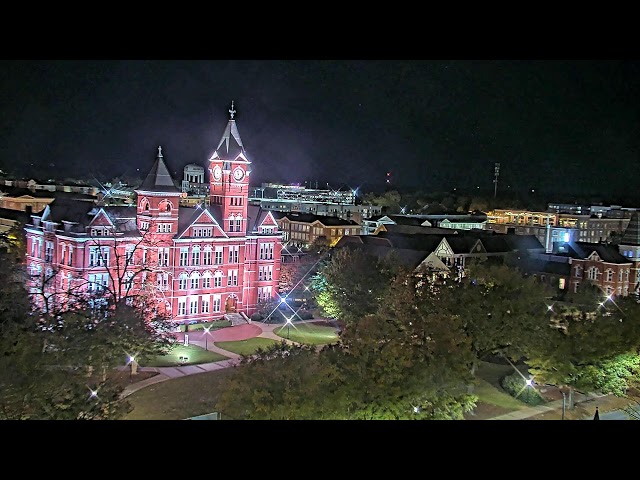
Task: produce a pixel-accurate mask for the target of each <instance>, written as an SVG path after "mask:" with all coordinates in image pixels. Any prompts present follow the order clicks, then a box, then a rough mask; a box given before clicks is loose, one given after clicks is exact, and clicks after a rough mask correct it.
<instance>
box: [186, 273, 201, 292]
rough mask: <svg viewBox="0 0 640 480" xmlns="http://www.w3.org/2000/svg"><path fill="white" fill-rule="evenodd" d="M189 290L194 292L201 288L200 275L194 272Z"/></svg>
mask: <svg viewBox="0 0 640 480" xmlns="http://www.w3.org/2000/svg"><path fill="white" fill-rule="evenodd" d="M189 288H191V289H192V290H195V289H198V288H200V273H198V272H193V273H192V274H191V285H190V287H189Z"/></svg>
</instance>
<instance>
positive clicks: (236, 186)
mask: <svg viewBox="0 0 640 480" xmlns="http://www.w3.org/2000/svg"><path fill="white" fill-rule="evenodd" d="M229 114H230V118H229V122H228V123H227V126H226V128H225V130H224V133H223V134H222V138H221V139H220V142H219V143H218V146H217V147H216V149H215V151H214V152H213V155H211V158H209V183H210V189H209V192H210V197H211V198H210V200H211V206H213V207H214V208H219V209H220V213H221V217H222V219H223V225H221V227H222V229H223V230H224V231H225V233H226V234H227V235H228V236H230V237H243V236H245V235H246V232H247V204H248V201H249V175H250V173H251V172H250V170H249V165H251V162H250V161H249V160H248V159H247V154H246V152H245V150H244V146H243V145H242V140H241V139H240V134H239V133H238V127H237V125H236V121H235V119H234V118H233V117H234V116H235V114H236V111H235V109H234V108H233V102H231V109H230V110H229Z"/></svg>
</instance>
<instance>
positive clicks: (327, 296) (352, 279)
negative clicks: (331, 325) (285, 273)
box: [312, 248, 397, 324]
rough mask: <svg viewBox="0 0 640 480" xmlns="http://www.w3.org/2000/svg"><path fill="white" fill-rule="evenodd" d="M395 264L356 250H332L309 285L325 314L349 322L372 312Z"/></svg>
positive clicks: (393, 270) (383, 293) (380, 300)
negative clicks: (329, 256) (327, 259)
mask: <svg viewBox="0 0 640 480" xmlns="http://www.w3.org/2000/svg"><path fill="white" fill-rule="evenodd" d="M396 269H397V266H396V265H395V264H394V262H393V261H392V260H387V259H385V258H380V257H377V256H374V255H371V254H368V253H365V252H363V251H362V250H359V249H350V248H339V249H334V250H333V254H332V256H331V258H330V260H329V261H327V262H326V263H325V264H323V265H322V266H321V267H320V269H319V271H318V274H317V275H316V276H315V277H314V278H313V282H312V288H313V290H314V293H315V296H316V301H317V302H318V305H319V307H320V308H321V309H322V312H323V314H324V315H326V316H328V317H330V318H336V319H339V320H342V321H344V322H345V324H350V323H353V322H356V321H357V320H358V319H359V318H360V317H362V316H365V315H368V314H371V313H374V312H375V311H376V310H377V308H378V306H379V305H380V303H381V302H382V301H383V300H384V298H385V290H386V288H387V287H388V285H389V283H390V281H391V278H392V277H393V275H394V273H395V271H396Z"/></svg>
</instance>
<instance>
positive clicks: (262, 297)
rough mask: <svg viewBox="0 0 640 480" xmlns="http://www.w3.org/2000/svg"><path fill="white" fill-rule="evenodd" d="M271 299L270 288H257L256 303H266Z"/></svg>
mask: <svg viewBox="0 0 640 480" xmlns="http://www.w3.org/2000/svg"><path fill="white" fill-rule="evenodd" d="M270 298H271V287H258V301H260V302H266V301H267V300H269V299H270Z"/></svg>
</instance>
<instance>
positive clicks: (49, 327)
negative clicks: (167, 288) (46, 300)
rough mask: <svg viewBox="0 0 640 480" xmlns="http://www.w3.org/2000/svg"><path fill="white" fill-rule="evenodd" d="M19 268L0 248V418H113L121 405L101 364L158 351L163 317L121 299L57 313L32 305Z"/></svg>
mask: <svg viewBox="0 0 640 480" xmlns="http://www.w3.org/2000/svg"><path fill="white" fill-rule="evenodd" d="M25 273H26V272H25V271H24V267H23V266H22V265H21V264H19V263H17V262H16V261H15V257H14V256H13V255H11V254H8V253H6V252H4V253H0V275H1V276H2V278H3V279H4V281H3V282H2V283H1V284H0V418H2V419H92V418H95V419H111V418H119V417H120V416H122V415H123V414H124V413H126V411H128V408H129V406H128V404H127V402H126V401H124V400H120V398H119V394H120V392H121V390H122V388H121V387H120V386H119V385H117V384H116V383H115V382H114V380H113V379H111V378H107V375H106V372H107V370H108V369H109V368H111V367H113V366H114V365H116V364H120V365H122V364H124V362H125V361H126V357H127V355H142V356H143V355H144V354H147V353H149V354H152V353H159V352H161V351H166V349H168V348H170V346H171V345H172V342H173V336H171V335H170V334H169V325H168V324H167V323H165V322H163V321H162V319H160V318H158V317H155V318H152V319H150V318H149V317H147V316H145V315H144V314H143V312H142V311H141V310H137V309H135V308H133V307H129V306H127V305H126V304H125V302H123V303H122V304H121V305H117V306H116V307H115V308H112V309H106V310H104V309H99V308H89V305H88V304H87V305H83V307H85V308H80V305H76V306H77V307H78V308H76V309H75V310H73V311H66V312H60V313H59V314H57V315H47V314H44V313H43V312H39V311H36V310H32V309H31V305H30V302H29V296H28V295H27V292H26V290H25V286H24V285H25ZM94 307H95V304H94Z"/></svg>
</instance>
